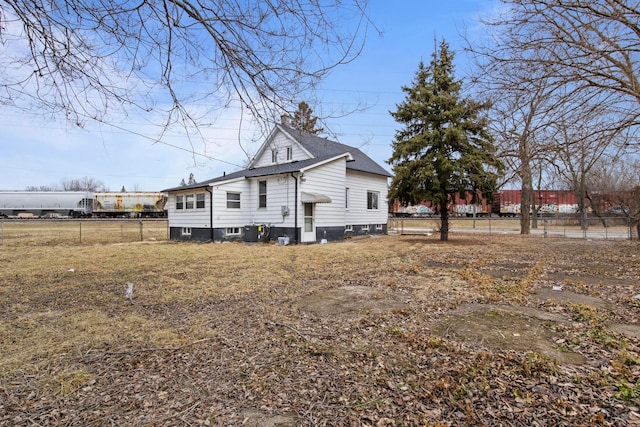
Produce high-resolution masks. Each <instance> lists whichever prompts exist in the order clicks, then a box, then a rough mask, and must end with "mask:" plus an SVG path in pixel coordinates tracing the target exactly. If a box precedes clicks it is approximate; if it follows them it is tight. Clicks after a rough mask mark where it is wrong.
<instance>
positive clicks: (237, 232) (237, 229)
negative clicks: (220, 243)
mask: <svg viewBox="0 0 640 427" xmlns="http://www.w3.org/2000/svg"><path fill="white" fill-rule="evenodd" d="M227 235H238V236H239V235H240V227H227Z"/></svg>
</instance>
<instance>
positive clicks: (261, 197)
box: [258, 181, 267, 208]
mask: <svg viewBox="0 0 640 427" xmlns="http://www.w3.org/2000/svg"><path fill="white" fill-rule="evenodd" d="M258 207H259V208H266V207H267V181H258Z"/></svg>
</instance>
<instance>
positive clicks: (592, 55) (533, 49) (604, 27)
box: [483, 0, 640, 109]
mask: <svg viewBox="0 0 640 427" xmlns="http://www.w3.org/2000/svg"><path fill="white" fill-rule="evenodd" d="M502 3H503V4H504V6H505V7H504V8H503V9H502V13H501V14H497V15H494V16H493V17H491V18H489V19H487V20H484V21H483V22H484V24H486V26H487V27H488V28H489V29H490V30H491V34H492V40H491V42H490V43H492V44H493V45H494V47H495V49H494V50H493V52H494V54H493V57H494V59H495V60H499V61H504V60H517V61H525V62H526V63H528V64H532V65H535V66H542V67H544V68H545V69H546V72H547V74H548V75H549V76H552V77H554V78H557V79H561V80H563V81H571V82H574V83H575V84H580V85H585V86H589V87H590V88H592V89H593V88H597V89H601V90H603V91H606V92H614V93H617V94H618V95H619V96H621V101H622V102H625V101H626V102H629V101H632V102H634V103H638V104H640V82H639V81H638V73H639V72H640V1H638V0H603V1H593V2H591V1H583V0H502ZM514 52H517V54H516V55H514ZM636 109H637V108H636Z"/></svg>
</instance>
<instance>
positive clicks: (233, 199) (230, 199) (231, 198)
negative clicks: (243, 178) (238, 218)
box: [227, 192, 240, 209]
mask: <svg viewBox="0 0 640 427" xmlns="http://www.w3.org/2000/svg"><path fill="white" fill-rule="evenodd" d="M227 209H240V193H232V192H227Z"/></svg>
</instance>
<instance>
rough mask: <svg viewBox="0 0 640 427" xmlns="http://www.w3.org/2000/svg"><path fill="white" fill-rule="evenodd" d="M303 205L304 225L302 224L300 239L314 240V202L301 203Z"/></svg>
mask: <svg viewBox="0 0 640 427" xmlns="http://www.w3.org/2000/svg"><path fill="white" fill-rule="evenodd" d="M302 205H303V206H304V225H303V226H302V241H303V242H315V241H316V222H315V218H314V217H313V213H314V210H315V209H314V207H315V206H314V204H313V203H303V204H302Z"/></svg>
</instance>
